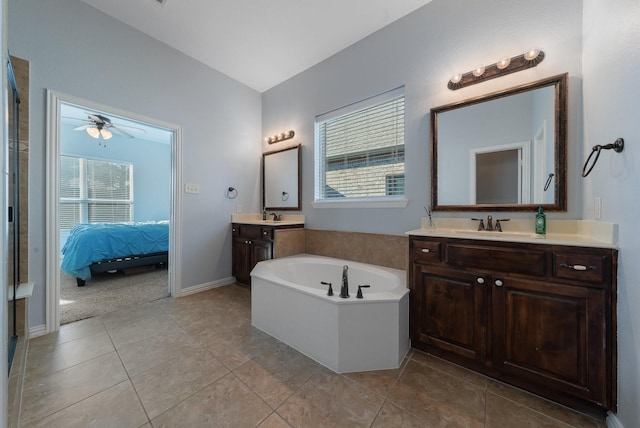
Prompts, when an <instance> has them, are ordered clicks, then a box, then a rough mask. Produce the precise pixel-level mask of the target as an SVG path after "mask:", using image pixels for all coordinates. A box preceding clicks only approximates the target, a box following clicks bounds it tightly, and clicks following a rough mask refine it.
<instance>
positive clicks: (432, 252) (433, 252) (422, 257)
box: [413, 240, 442, 263]
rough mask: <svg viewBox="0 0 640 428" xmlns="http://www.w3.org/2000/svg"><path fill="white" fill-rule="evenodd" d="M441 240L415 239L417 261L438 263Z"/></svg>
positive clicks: (415, 260) (414, 246)
mask: <svg viewBox="0 0 640 428" xmlns="http://www.w3.org/2000/svg"><path fill="white" fill-rule="evenodd" d="M441 246H442V245H441V244H440V242H437V241H419V240H415V241H413V249H414V257H413V258H414V260H413V261H414V262H415V263H437V262H439V261H440V248H441Z"/></svg>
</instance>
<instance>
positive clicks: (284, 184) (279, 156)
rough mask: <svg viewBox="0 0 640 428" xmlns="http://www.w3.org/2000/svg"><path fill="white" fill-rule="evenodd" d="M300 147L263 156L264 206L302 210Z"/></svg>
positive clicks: (269, 208)
mask: <svg viewBox="0 0 640 428" xmlns="http://www.w3.org/2000/svg"><path fill="white" fill-rule="evenodd" d="M300 158H301V152H300V145H297V146H295V147H289V148H286V149H283V150H278V151H275V152H269V153H264V154H263V155H262V206H263V207H264V208H265V209H267V210H298V211H299V210H301V209H302V205H301V199H302V197H301V192H302V185H301V184H302V183H301V174H300Z"/></svg>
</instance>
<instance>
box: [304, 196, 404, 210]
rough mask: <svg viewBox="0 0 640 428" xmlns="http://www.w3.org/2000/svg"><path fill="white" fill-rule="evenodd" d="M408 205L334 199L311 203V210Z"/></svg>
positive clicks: (390, 200) (400, 200)
mask: <svg viewBox="0 0 640 428" xmlns="http://www.w3.org/2000/svg"><path fill="white" fill-rule="evenodd" d="M408 204H409V200H408V199H404V198H403V199H390V198H385V199H368V198H363V199H349V198H336V199H335V200H326V199H324V200H322V201H315V202H311V206H312V207H313V208H404V207H406V206H407V205H408Z"/></svg>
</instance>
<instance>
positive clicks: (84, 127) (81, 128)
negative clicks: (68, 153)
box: [73, 125, 93, 131]
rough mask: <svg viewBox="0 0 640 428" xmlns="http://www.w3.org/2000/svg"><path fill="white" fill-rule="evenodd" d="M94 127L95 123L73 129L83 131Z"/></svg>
mask: <svg viewBox="0 0 640 428" xmlns="http://www.w3.org/2000/svg"><path fill="white" fill-rule="evenodd" d="M92 127H93V125H82V126H78V127H77V128H73V131H82V130H84V129H87V128H92Z"/></svg>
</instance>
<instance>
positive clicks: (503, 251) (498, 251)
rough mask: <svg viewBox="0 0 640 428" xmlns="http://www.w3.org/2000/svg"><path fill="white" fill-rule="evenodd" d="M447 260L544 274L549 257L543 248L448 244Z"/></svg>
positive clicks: (470, 265) (513, 271) (535, 274)
mask: <svg viewBox="0 0 640 428" xmlns="http://www.w3.org/2000/svg"><path fill="white" fill-rule="evenodd" d="M445 262H446V263H447V264H448V265H451V266H457V267H466V268H477V269H486V270H490V271H498V272H512V273H519V274H524V275H534V276H544V275H545V273H546V271H547V269H546V266H547V258H546V256H545V252H544V251H542V250H529V249H524V248H513V247H511V248H509V247H494V246H488V245H483V246H476V245H466V244H447V251H446V260H445Z"/></svg>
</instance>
